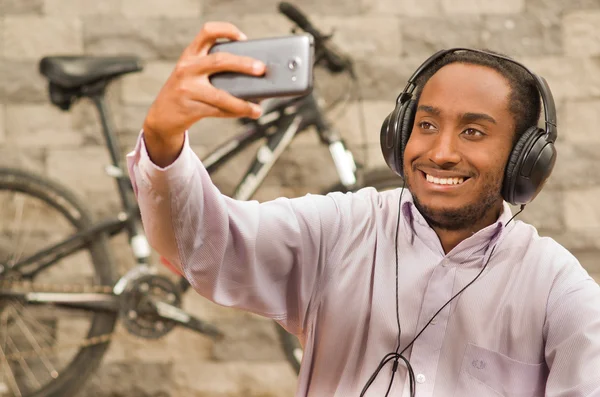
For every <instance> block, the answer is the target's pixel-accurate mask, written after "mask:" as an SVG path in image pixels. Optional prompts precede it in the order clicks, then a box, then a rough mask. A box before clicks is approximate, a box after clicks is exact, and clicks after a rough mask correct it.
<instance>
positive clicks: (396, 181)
mask: <svg viewBox="0 0 600 397" xmlns="http://www.w3.org/2000/svg"><path fill="white" fill-rule="evenodd" d="M368 186H371V187H374V188H375V189H376V190H378V191H381V190H387V189H395V188H400V187H402V179H401V178H400V177H399V176H397V175H396V174H394V173H392V172H391V170H390V169H389V168H383V167H382V168H376V169H373V170H371V171H369V172H367V173H365V175H364V176H363V177H362V180H361V183H360V186H358V187H356V188H355V189H352V191H357V190H359V189H362V188H364V187H368ZM347 191H348V189H346V187H345V186H343V185H341V184H336V185H334V186H331V187H329V188H327V189H325V190H324V191H323V194H327V193H330V192H347ZM275 325H276V327H277V334H278V336H279V342H280V343H281V347H282V349H283V352H284V355H285V358H286V360H287V361H288V362H289V364H290V365H291V366H292V368H293V369H294V371H295V372H296V373H298V372H300V365H301V362H302V359H301V356H302V354H301V353H302V346H301V345H300V342H299V341H298V338H296V337H295V336H294V335H292V334H290V333H289V332H287V331H286V330H285V329H284V328H283V327H282V326H281V325H279V324H278V323H275Z"/></svg>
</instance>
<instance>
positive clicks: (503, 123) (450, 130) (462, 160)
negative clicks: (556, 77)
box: [404, 63, 514, 230]
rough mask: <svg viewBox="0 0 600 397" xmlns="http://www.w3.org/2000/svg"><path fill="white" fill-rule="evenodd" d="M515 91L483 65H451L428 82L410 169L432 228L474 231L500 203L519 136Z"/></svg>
mask: <svg viewBox="0 0 600 397" xmlns="http://www.w3.org/2000/svg"><path fill="white" fill-rule="evenodd" d="M509 95H510V86H509V84H508V81H507V80H506V79H505V78H504V77H503V76H502V75H501V74H499V73H498V72H496V71H495V70H493V69H491V68H488V67H484V66H479V65H471V64H462V63H452V64H450V65H446V66H444V67H442V68H441V69H440V70H439V71H438V72H437V73H435V74H434V75H433V77H431V79H430V80H429V81H428V82H427V83H426V84H425V87H424V88H423V91H422V93H421V97H420V99H419V103H418V107H417V112H416V114H415V121H414V125H413V130H412V133H411V136H410V138H409V140H408V143H407V145H406V149H405V151H404V170H405V173H404V174H405V179H406V184H407V186H408V188H409V190H410V191H411V193H412V194H413V197H414V201H415V205H416V206H417V208H418V209H419V211H420V212H421V214H423V216H424V217H425V218H426V219H427V221H428V222H429V224H430V225H431V226H433V227H437V228H440V229H445V230H461V229H466V228H469V227H471V226H472V225H473V224H475V223H477V222H478V221H480V220H481V219H483V218H484V217H485V216H486V215H489V214H490V211H496V209H497V208H498V207H499V206H500V204H501V202H502V201H501V193H500V192H501V186H502V181H503V177H504V167H505V165H506V162H507V160H508V156H509V153H510V151H511V149H512V143H513V137H514V118H513V116H512V115H511V113H510V112H509V110H508V101H509Z"/></svg>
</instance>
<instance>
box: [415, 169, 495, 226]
mask: <svg viewBox="0 0 600 397" xmlns="http://www.w3.org/2000/svg"><path fill="white" fill-rule="evenodd" d="M413 172H414V170H413ZM413 175H414V174H413ZM411 176H412V175H411ZM503 176H504V174H503V173H502V174H500V175H487V176H486V177H484V178H483V181H482V186H481V188H480V189H479V192H480V193H479V195H477V196H476V197H474V196H475V194H473V195H471V198H474V200H472V201H471V202H469V203H465V205H464V206H462V207H460V208H443V209H440V208H433V207H430V206H428V205H425V204H424V203H423V202H422V201H421V200H420V199H419V197H418V196H417V195H415V194H414V193H413V203H414V204H415V207H416V208H417V210H419V212H420V213H421V215H422V216H423V218H425V220H426V221H427V223H428V224H429V225H430V226H431V227H432V228H436V229H441V230H448V231H457V230H464V229H468V228H470V227H471V226H473V225H474V224H476V223H477V222H478V221H480V220H481V219H483V218H484V217H485V216H486V215H487V214H488V213H489V212H490V211H491V210H493V209H494V208H496V207H497V206H498V203H499V200H501V195H500V190H501V188H502V180H503ZM411 184H412V183H411V177H410V176H408V175H407V177H406V186H407V187H408V190H409V191H410V192H413V191H414V190H413V189H411Z"/></svg>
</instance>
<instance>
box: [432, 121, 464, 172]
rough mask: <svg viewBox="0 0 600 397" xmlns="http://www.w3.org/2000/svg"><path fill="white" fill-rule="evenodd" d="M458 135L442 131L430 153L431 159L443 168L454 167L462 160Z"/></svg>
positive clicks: (449, 131)
mask: <svg viewBox="0 0 600 397" xmlns="http://www.w3.org/2000/svg"><path fill="white" fill-rule="evenodd" d="M458 139H459V137H458V135H457V134H456V133H455V132H454V131H451V130H449V129H448V130H445V131H440V133H438V134H437V136H436V137H435V139H434V141H433V142H432V143H433V146H432V147H431V149H430V151H429V159H430V160H431V161H432V162H433V163H435V164H436V165H438V166H439V167H441V168H447V167H452V166H454V165H455V164H458V163H459V162H460V160H461V156H460V152H459V151H458V142H457V140H458Z"/></svg>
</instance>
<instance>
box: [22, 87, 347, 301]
mask: <svg viewBox="0 0 600 397" xmlns="http://www.w3.org/2000/svg"><path fill="white" fill-rule="evenodd" d="M90 97H91V99H92V101H93V102H94V104H95V106H96V108H97V110H98V113H99V117H100V121H101V123H102V132H103V135H104V138H105V141H106V145H107V148H108V151H109V154H110V158H111V161H112V165H111V166H110V167H109V168H108V169H107V172H108V174H109V175H110V176H112V177H114V178H115V180H116V182H117V187H118V190H119V195H120V198H121V203H122V207H123V212H121V213H120V214H118V215H117V217H116V218H114V219H105V220H104V221H102V222H99V223H97V224H95V225H94V226H93V227H91V228H89V229H86V230H83V231H80V232H78V233H76V234H74V235H73V236H71V237H69V238H68V239H65V240H63V241H61V242H58V243H56V244H54V245H52V246H50V247H47V248H45V249H43V250H41V251H39V252H37V253H35V254H34V255H31V256H29V257H27V258H24V259H22V260H21V261H19V262H18V263H15V264H14V265H13V266H12V269H13V270H18V271H20V272H21V274H23V276H24V277H25V278H33V277H35V275H36V274H37V273H38V272H40V271H42V270H44V269H46V268H47V267H49V266H51V265H52V264H54V263H55V262H57V261H58V260H60V259H62V258H64V257H67V256H69V255H71V254H73V253H74V252H76V251H78V250H80V249H82V248H84V247H85V245H86V244H87V242H88V241H89V240H90V239H93V238H94V237H95V236H97V235H99V234H102V233H107V234H108V235H109V236H114V235H117V234H119V233H121V232H122V231H123V230H127V232H128V235H129V238H130V242H131V246H132V249H133V253H134V256H135V257H136V259H137V261H138V265H139V266H138V267H137V268H134V269H132V271H130V272H129V273H128V274H125V275H124V276H123V277H121V279H120V280H119V281H118V282H117V283H116V285H115V286H114V292H115V294H117V295H118V294H120V293H121V292H123V290H124V289H125V287H126V285H127V283H128V280H129V279H131V278H133V277H135V276H136V275H137V274H138V273H139V272H140V271H145V270H144V269H140V267H144V266H147V261H148V258H149V256H150V246H149V244H148V242H147V240H146V237H145V234H144V232H143V227H142V226H141V222H140V217H139V208H138V206H137V203H136V202H135V199H134V198H133V197H132V195H131V192H132V186H131V182H130V180H129V177H128V176H127V175H126V173H125V172H126V171H125V168H124V167H123V165H122V164H121V160H120V159H121V153H120V150H119V146H118V144H117V141H116V138H115V135H114V128H113V125H112V121H111V119H110V116H109V111H108V108H107V106H106V103H105V100H104V93H103V92H100V93H98V94H96V95H93V96H90ZM246 125H247V128H246V129H245V130H244V131H243V132H242V133H240V134H238V135H236V136H235V137H233V138H231V139H229V140H227V141H226V142H225V143H223V144H221V145H220V146H218V147H217V148H216V149H214V150H213V151H212V152H211V153H210V154H209V155H208V156H206V157H205V158H204V159H203V160H202V162H203V164H204V166H205V167H206V169H207V171H208V172H209V173H213V172H215V171H216V170H217V169H218V168H219V167H221V166H222V165H223V164H225V163H226V162H227V161H228V160H229V159H230V158H232V157H234V156H235V155H237V154H238V153H240V152H241V151H243V150H244V149H246V148H247V147H248V146H249V145H251V144H252V143H253V142H256V141H257V140H261V139H264V140H265V141H266V142H265V144H263V145H262V146H261V147H260V148H259V149H258V150H257V152H256V158H255V159H254V161H253V162H252V164H251V165H250V167H249V168H248V170H247V172H246V173H245V174H244V176H243V177H242V179H241V181H240V182H239V183H238V185H237V187H236V189H235V192H234V194H233V195H232V197H233V198H234V199H237V200H249V199H250V198H251V197H252V196H253V195H254V193H255V192H256V190H257V189H258V187H260V185H261V184H262V183H263V181H264V179H265V178H266V176H267V174H268V172H269V171H270V170H271V168H272V167H273V165H274V164H275V163H276V162H277V160H278V159H279V158H280V157H281V155H282V154H283V152H284V151H285V150H286V149H287V148H288V147H289V145H290V143H291V142H292V140H293V138H294V137H295V136H296V135H297V134H298V133H299V132H302V131H305V130H307V128H308V127H310V126H313V125H314V126H315V127H316V130H317V133H318V134H319V137H320V140H321V142H322V143H323V144H326V145H328V146H329V148H330V150H331V154H332V156H333V160H334V163H335V165H336V167H337V169H338V173H339V174H340V179H341V180H342V183H343V184H345V185H346V187H348V188H351V187H352V185H353V184H354V183H356V176H355V174H354V172H355V171H356V164H355V163H354V160H353V159H352V158H351V156H350V157H349V158H348V157H344V156H345V155H346V154H347V150H346V149H345V146H344V143H343V141H342V139H341V138H340V137H339V136H338V135H337V134H336V133H335V132H334V131H333V130H332V129H331V128H330V126H329V125H328V124H327V122H326V121H325V119H324V118H323V117H322V115H321V113H320V111H319V108H318V107H317V106H316V98H315V97H314V95H313V94H309V95H307V96H305V97H302V98H296V99H291V100H290V99H275V100H272V101H271V102H267V104H266V105H265V109H264V114H263V115H262V116H261V117H260V118H259V119H258V120H251V121H249V122H248V123H246ZM344 175H345V176H344ZM28 267H30V268H29V269H28ZM180 278H181V280H180V286H181V287H182V289H183V290H184V291H185V290H186V289H187V288H188V287H189V284H188V283H187V280H185V278H183V277H180Z"/></svg>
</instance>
